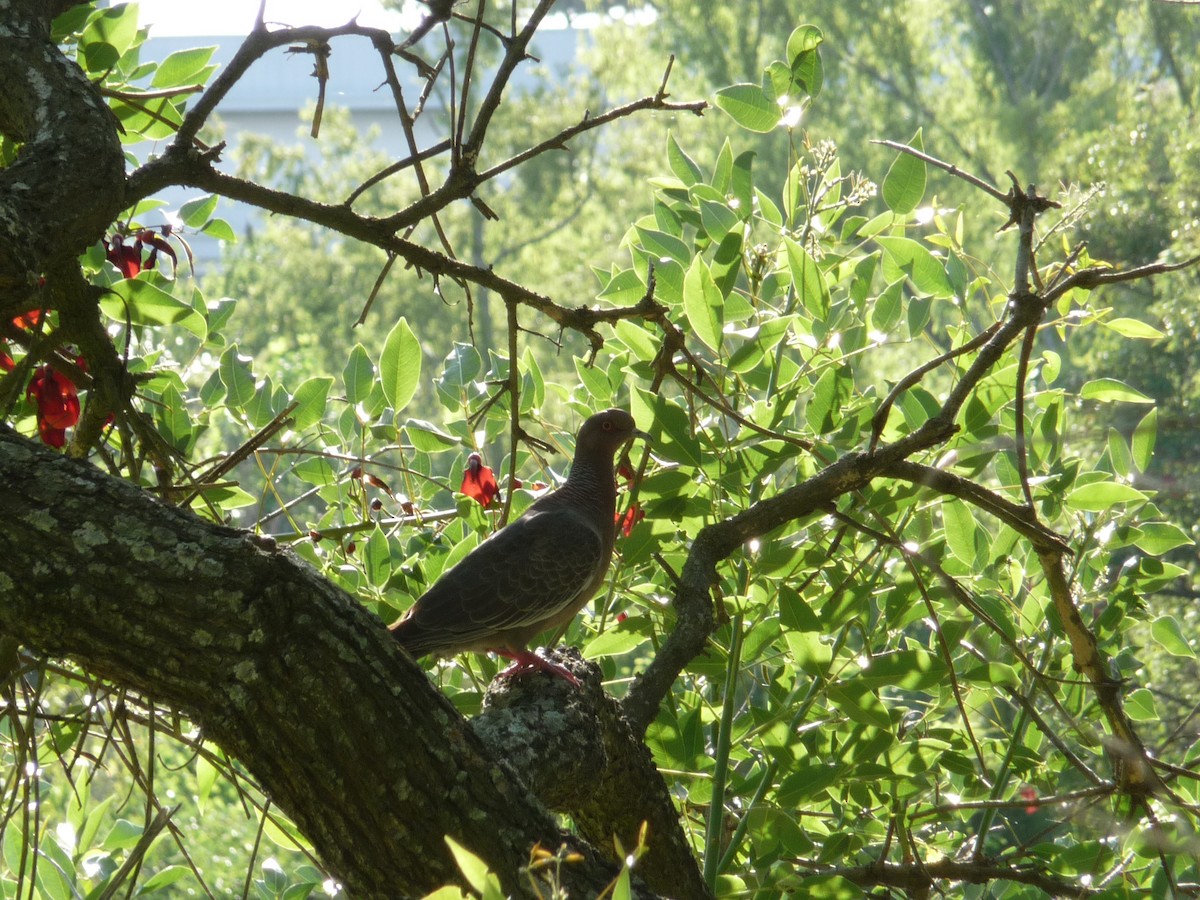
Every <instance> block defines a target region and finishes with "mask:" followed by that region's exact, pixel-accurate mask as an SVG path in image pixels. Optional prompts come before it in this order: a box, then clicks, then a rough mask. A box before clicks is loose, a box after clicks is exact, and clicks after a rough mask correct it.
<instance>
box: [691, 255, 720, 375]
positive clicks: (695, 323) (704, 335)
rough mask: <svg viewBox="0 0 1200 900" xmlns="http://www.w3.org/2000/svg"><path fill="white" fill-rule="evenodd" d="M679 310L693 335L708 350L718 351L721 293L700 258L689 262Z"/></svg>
mask: <svg viewBox="0 0 1200 900" xmlns="http://www.w3.org/2000/svg"><path fill="white" fill-rule="evenodd" d="M683 311H684V313H685V314H686V315H687V319H688V322H689V323H690V324H691V326H692V330H693V331H695V332H696V336H697V337H698V338H700V340H702V341H704V343H705V344H707V345H708V346H709V348H710V349H712V350H714V351H719V350H720V349H721V329H722V324H723V323H722V322H721V316H722V307H721V291H720V289H719V288H718V287H717V284H716V282H715V281H713V277H712V273H711V272H710V271H709V269H708V264H707V263H705V262H704V259H703V257H700V256H697V257H695V258H693V259H692V264H691V266H689V267H688V270H687V274H686V275H685V276H684V278H683Z"/></svg>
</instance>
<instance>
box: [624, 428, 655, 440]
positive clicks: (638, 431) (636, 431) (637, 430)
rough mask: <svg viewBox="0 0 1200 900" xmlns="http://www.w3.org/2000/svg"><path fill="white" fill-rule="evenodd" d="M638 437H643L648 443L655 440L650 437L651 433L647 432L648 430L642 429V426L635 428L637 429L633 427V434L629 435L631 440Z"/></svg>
mask: <svg viewBox="0 0 1200 900" xmlns="http://www.w3.org/2000/svg"><path fill="white" fill-rule="evenodd" d="M637 438H641V439H642V440H643V441H645V442H646V443H647V444H649V443H651V442H652V440H653V439H652V438H651V437H650V433H649V432H647V431H642V430H641V429H640V428H635V429H633V434H631V435H630V436H629V440H630V441H633V440H635V439H637Z"/></svg>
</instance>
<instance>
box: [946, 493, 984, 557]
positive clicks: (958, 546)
mask: <svg viewBox="0 0 1200 900" xmlns="http://www.w3.org/2000/svg"><path fill="white" fill-rule="evenodd" d="M942 524H943V526H944V527H945V532H946V546H948V547H949V548H950V552H951V553H953V554H954V555H955V556H956V557H957V558H958V559H959V560H961V561H962V562H964V563H966V564H967V565H973V564H974V563H975V533H976V531H978V530H979V525H978V524H977V523H976V522H975V516H974V515H973V514H972V513H971V507H970V506H968V505H967V504H966V503H963V502H962V501H961V500H958V499H956V498H945V499H943V500H942Z"/></svg>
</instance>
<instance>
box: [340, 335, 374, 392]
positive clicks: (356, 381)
mask: <svg viewBox="0 0 1200 900" xmlns="http://www.w3.org/2000/svg"><path fill="white" fill-rule="evenodd" d="M374 383H375V364H374V363H372V362H371V357H370V356H368V355H367V349H366V348H365V347H364V346H363V345H362V344H355V345H354V349H353V350H351V351H350V358H349V359H347V360H346V367H345V368H344V369H342V384H343V385H344V386H345V388H346V399H347V400H349V401H350V403H351V404H357V403H361V402H363V401H364V400H366V399H367V397H368V396H369V395H370V393H371V386H372V385H373V384H374Z"/></svg>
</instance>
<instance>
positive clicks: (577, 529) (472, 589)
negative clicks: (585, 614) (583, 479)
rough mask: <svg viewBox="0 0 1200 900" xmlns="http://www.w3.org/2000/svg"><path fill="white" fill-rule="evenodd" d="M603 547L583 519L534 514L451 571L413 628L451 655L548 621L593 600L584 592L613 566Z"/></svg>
mask: <svg viewBox="0 0 1200 900" xmlns="http://www.w3.org/2000/svg"><path fill="white" fill-rule="evenodd" d="M604 547H605V544H604V541H603V539H602V538H601V536H600V535H599V534H598V533H597V532H596V530H595V529H594V528H593V527H591V526H589V525H588V523H587V522H586V521H585V520H584V519H583V517H582V516H580V515H578V514H575V513H572V512H570V511H568V510H560V509H555V510H544V511H538V510H530V511H529V512H527V513H526V515H524V516H522V517H521V518H519V519H517V520H516V521H514V522H512V523H511V524H509V525H508V526H507V527H506V528H503V529H502V530H500V531H499V532H497V533H496V534H495V535H493V536H492V537H490V538H488V540H486V541H484V542H483V543H482V544H480V545H479V546H478V547H476V548H475V549H474V550H472V551H471V552H470V553H469V554H467V556H466V557H464V558H463V559H462V561H461V562H459V563H458V564H457V565H456V566H454V567H453V568H452V569H450V570H449V571H448V572H446V573H444V574H443V575H442V577H441V578H440V579H439V580H438V581H437V582H436V583H435V584H434V585H433V587H431V588H430V589H429V590H428V591H426V592H425V594H424V595H422V596H421V598H420V599H419V600H418V601H417V603H416V606H415V607H414V609H413V613H412V617H411V618H412V619H413V621H412V622H411V625H410V626H409V627H410V628H411V629H412V630H413V631H414V632H415V633H419V634H420V636H421V640H420V643H421V645H423V646H424V647H426V648H428V649H437V650H440V651H442V652H448V651H453V650H455V649H468V648H472V647H478V646H480V645H481V644H482V643H485V642H486V641H487V640H488V638H490V637H492V636H494V635H495V634H496V633H497V632H502V631H506V630H508V629H514V628H523V627H533V626H536V625H538V624H540V623H542V622H546V621H547V620H549V619H551V618H553V617H554V616H555V615H557V614H559V613H561V612H564V611H565V610H566V609H567V608H568V607H569V606H571V605H572V604H576V605H582V604H583V603H585V602H587V600H588V599H590V598H581V597H580V594H581V593H582V592H584V591H585V590H587V589H588V588H589V587H591V586H593V585H594V584H595V582H596V580H597V572H598V571H603V570H604V569H605V568H606V567H607V563H608V560H607V559H606V558H605V552H604ZM414 636H415V635H414Z"/></svg>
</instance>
